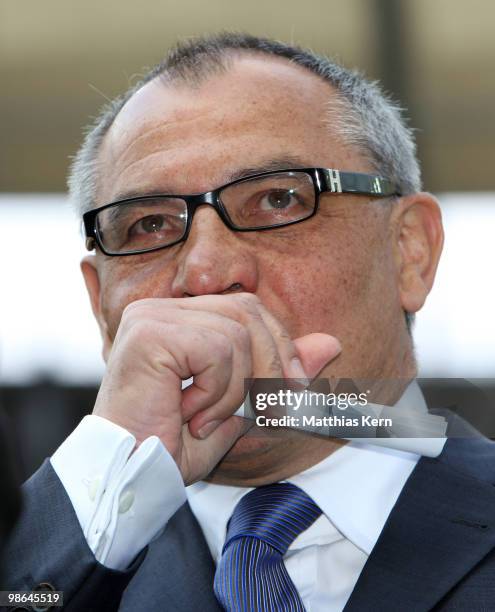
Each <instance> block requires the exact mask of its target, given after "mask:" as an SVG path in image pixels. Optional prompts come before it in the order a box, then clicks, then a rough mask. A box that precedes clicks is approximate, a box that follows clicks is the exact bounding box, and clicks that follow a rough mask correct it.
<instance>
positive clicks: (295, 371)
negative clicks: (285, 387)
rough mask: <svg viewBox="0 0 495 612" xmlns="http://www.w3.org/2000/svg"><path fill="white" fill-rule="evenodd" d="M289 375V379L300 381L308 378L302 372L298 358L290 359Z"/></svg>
mask: <svg viewBox="0 0 495 612" xmlns="http://www.w3.org/2000/svg"><path fill="white" fill-rule="evenodd" d="M289 374H290V377H291V378H298V379H301V380H303V381H304V380H307V378H308V376H307V374H306V372H305V371H304V368H303V366H302V363H301V360H300V359H299V358H298V357H294V359H291V362H290V364H289Z"/></svg>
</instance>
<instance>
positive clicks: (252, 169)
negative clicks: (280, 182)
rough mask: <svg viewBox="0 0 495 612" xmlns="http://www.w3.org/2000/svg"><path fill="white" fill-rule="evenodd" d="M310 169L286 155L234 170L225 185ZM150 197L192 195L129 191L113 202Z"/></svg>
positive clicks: (303, 163) (301, 161) (117, 195)
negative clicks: (254, 177) (249, 178)
mask: <svg viewBox="0 0 495 612" xmlns="http://www.w3.org/2000/svg"><path fill="white" fill-rule="evenodd" d="M308 167H310V166H309V165H308V164H307V163H306V162H304V161H303V160H302V159H301V158H299V157H297V156H294V155H286V156H284V157H277V158H273V159H268V160H266V161H263V162H261V163H260V164H258V165H255V166H249V167H245V168H241V169H239V170H234V171H233V172H231V173H230V174H228V175H227V176H226V181H225V183H224V184H225V185H228V184H229V183H232V182H233V181H238V180H240V179H244V178H248V177H250V176H253V175H254V174H263V173H264V172H275V171H277V170H287V169H288V168H291V169H301V168H308ZM219 186H221V185H219ZM219 186H217V187H213V189H210V190H209V191H214V190H215V189H218V187H219ZM150 195H177V196H179V195H192V194H187V193H182V194H179V193H175V192H174V191H173V190H168V189H166V190H164V191H161V192H157V191H149V190H143V191H139V190H128V191H122V192H119V193H117V194H116V196H115V198H114V200H112V202H119V201H121V200H130V199H132V198H140V197H144V196H150Z"/></svg>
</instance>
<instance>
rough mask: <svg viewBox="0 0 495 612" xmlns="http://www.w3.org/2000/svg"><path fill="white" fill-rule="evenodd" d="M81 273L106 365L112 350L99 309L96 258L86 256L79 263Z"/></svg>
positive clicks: (99, 293)
mask: <svg viewBox="0 0 495 612" xmlns="http://www.w3.org/2000/svg"><path fill="white" fill-rule="evenodd" d="M81 272H82V274H83V276H84V282H85V283H86V289H87V290H88V293H89V299H90V302H91V308H92V309H93V314H94V316H95V319H96V321H97V322H98V326H99V328H100V333H101V337H102V340H103V348H102V354H103V359H104V361H105V363H106V361H107V359H108V355H109V353H110V349H111V348H112V341H111V340H110V336H109V334H108V327H107V323H106V321H105V318H104V316H103V313H102V308H101V292H100V277H99V274H98V267H97V265H96V256H95V255H87V256H86V257H84V258H83V260H82V261H81Z"/></svg>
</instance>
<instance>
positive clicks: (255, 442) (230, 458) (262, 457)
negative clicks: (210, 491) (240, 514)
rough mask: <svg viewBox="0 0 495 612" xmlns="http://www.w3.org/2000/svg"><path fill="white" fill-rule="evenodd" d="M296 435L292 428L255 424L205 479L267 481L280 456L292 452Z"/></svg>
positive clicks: (234, 481) (253, 482) (220, 481)
mask: <svg viewBox="0 0 495 612" xmlns="http://www.w3.org/2000/svg"><path fill="white" fill-rule="evenodd" d="M297 437H298V436H297V434H296V433H295V432H294V431H292V430H287V429H281V428H276V429H274V430H271V431H270V430H269V429H268V428H263V429H260V428H256V427H253V428H252V429H250V430H249V431H248V432H247V433H246V434H244V435H243V436H241V437H240V438H239V439H238V440H237V442H236V443H235V444H234V446H233V447H232V448H231V449H230V450H229V452H228V453H227V454H226V455H225V456H224V457H223V459H222V460H221V461H220V463H219V464H218V465H217V467H216V468H215V469H214V471H213V472H212V473H211V474H210V475H209V476H208V478H206V479H205V480H208V481H212V482H216V483H218V484H240V483H241V482H244V483H245V486H258V484H259V483H260V482H261V483H262V484H265V479H266V477H267V475H268V474H270V473H271V472H272V471H273V469H274V467H275V466H277V465H278V463H279V461H280V458H281V456H285V455H286V454H287V453H289V454H290V449H292V448H293V443H294V441H295V438H297Z"/></svg>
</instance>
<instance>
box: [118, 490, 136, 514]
mask: <svg viewBox="0 0 495 612" xmlns="http://www.w3.org/2000/svg"><path fill="white" fill-rule="evenodd" d="M133 503H134V493H133V492H132V491H130V490H129V489H127V491H124V492H123V493H122V495H121V496H120V500H119V514H125V513H126V512H127V511H128V510H129V509H130V508H131V507H132V504H133Z"/></svg>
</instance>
